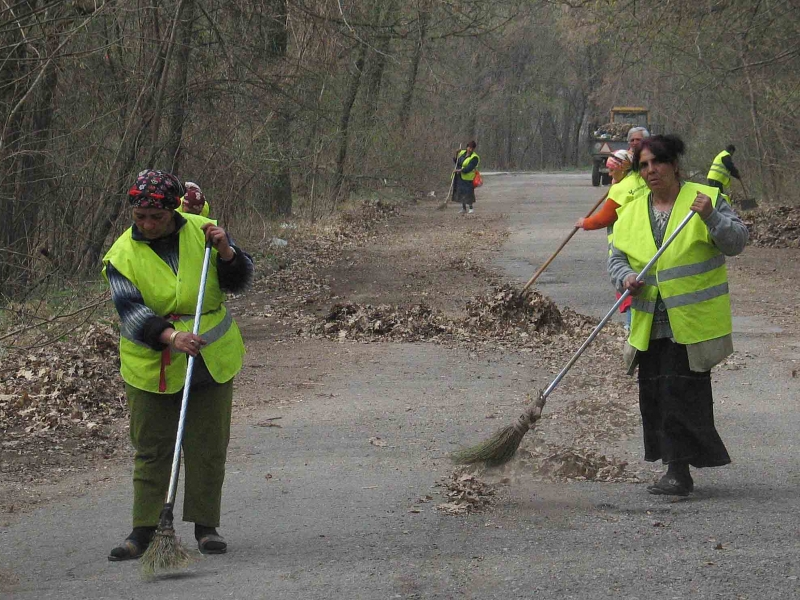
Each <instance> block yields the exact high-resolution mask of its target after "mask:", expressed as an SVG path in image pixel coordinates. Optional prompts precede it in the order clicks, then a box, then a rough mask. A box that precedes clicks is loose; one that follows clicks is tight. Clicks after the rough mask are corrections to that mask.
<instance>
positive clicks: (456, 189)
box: [453, 141, 481, 214]
mask: <svg viewBox="0 0 800 600" xmlns="http://www.w3.org/2000/svg"><path fill="white" fill-rule="evenodd" d="M477 146H478V145H477V144H476V143H475V142H474V141H471V142H470V143H469V144H467V149H466V150H461V151H459V152H458V154H456V155H455V157H454V158H453V162H455V163H456V168H455V171H454V173H453V177H454V178H455V181H454V182H453V202H460V203H461V211H460V212H461V214H464V213H466V212H468V213H469V214H472V213H474V212H475V210H474V208H473V205H474V204H475V187H474V184H473V180H474V179H475V172H476V171H477V170H478V165H479V164H481V157H480V156H478V155H477V154H476V152H475V148H477Z"/></svg>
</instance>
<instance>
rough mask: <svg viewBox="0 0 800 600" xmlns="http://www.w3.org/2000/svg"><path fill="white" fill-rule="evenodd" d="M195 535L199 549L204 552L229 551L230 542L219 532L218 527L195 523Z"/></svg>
mask: <svg viewBox="0 0 800 600" xmlns="http://www.w3.org/2000/svg"><path fill="white" fill-rule="evenodd" d="M194 537H195V539H196V540H197V549H198V550H200V552H202V553H203V554H225V553H226V552H227V551H228V543H227V542H226V541H225V538H223V537H222V536H221V535H220V534H219V533H217V528H216V527H206V526H205V525H198V524H197V523H195V525H194Z"/></svg>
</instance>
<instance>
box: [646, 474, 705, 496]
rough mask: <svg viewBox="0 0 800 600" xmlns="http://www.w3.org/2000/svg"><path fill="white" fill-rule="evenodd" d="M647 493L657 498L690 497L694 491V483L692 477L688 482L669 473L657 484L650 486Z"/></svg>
mask: <svg viewBox="0 0 800 600" xmlns="http://www.w3.org/2000/svg"><path fill="white" fill-rule="evenodd" d="M647 491H648V492H650V493H651V494H655V495H657V496H688V495H689V494H691V493H692V491H694V482H693V481H692V478H691V477H690V478H689V480H688V481H686V480H684V479H677V478H675V477H673V476H672V475H670V473H669V472H667V474H666V475H664V476H663V477H662V478H661V479H659V480H658V481H657V482H656V483H654V484H653V485H650V486H648V487H647Z"/></svg>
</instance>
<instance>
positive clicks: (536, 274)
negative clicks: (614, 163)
mask: <svg viewBox="0 0 800 600" xmlns="http://www.w3.org/2000/svg"><path fill="white" fill-rule="evenodd" d="M606 198H608V192H606V193H605V195H604V196H603V197H602V198H600V200H598V201H597V204H595V205H594V206H593V207H592V210H590V211H589V212H588V213H587V215H586V218H587V219H588V218H589V217H591V216H592V214H593V213H594V211H596V210H597V208H598V207H599V206H600V205H601V204H602V203H603V201H604V200H605V199H606ZM578 229H580V227H573V228H572V232H571V233H570V234H569V235H568V236H567V238H566V239H565V240H564V241H563V242H561V245H560V246H559V247H558V249H557V250H556V251H555V252H553V255H552V256H551V257H550V258H548V259H547V262H546V263H544V264H543V265H542V266H541V267H539V270H538V271H536V273H534V274H533V277H531V278H530V279H529V280H528V283H526V284H525V287H523V288H522V292H520V293H522V294H524V293H525V292H526V291H527V289H528V288H529V287H531V286H532V285H533V282H534V281H536V280H537V279H539V275H541V274H542V273H544V270H545V269H546V268H547V267H548V266H550V263H551V262H553V260H554V259H555V257H556V256H558V253H559V252H561V250H562V248H564V246H566V245H567V242H569V241H570V240H571V239H572V236H573V235H575V234H576V233H577V232H578Z"/></svg>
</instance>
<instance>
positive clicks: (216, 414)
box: [103, 170, 253, 561]
mask: <svg viewBox="0 0 800 600" xmlns="http://www.w3.org/2000/svg"><path fill="white" fill-rule="evenodd" d="M183 195H184V188H183V185H182V184H181V182H180V180H178V179H177V178H176V177H175V176H173V175H171V174H169V173H166V172H164V171H155V170H148V171H142V172H141V173H140V174H139V176H138V178H137V179H136V182H135V183H134V184H133V186H132V187H131V189H130V191H129V192H128V200H129V202H130V205H131V208H132V215H131V216H132V217H133V226H132V227H130V228H129V229H128V230H126V231H125V232H124V233H123V234H122V235H121V236H120V237H119V238H118V239H117V241H116V242H114V245H113V246H112V247H111V249H110V250H109V251H108V253H107V254H106V255H105V256H104V257H103V274H104V275H105V277H106V279H107V280H108V283H109V285H110V287H111V298H112V300H113V301H114V306H115V307H116V309H117V312H118V313H119V316H120V320H121V326H120V362H121V372H122V378H123V380H124V381H125V393H126V395H127V398H128V407H129V408H130V438H131V442H132V444H133V447H134V449H135V450H136V454H135V457H134V467H133V531H131V533H130V534H129V535H128V537H127V538H126V539H125V540H124V541H123V542H122V543H121V544H120V545H119V546H117V547H115V548H114V549H113V550H111V553H110V554H109V556H108V559H109V560H112V561H119V560H129V559H134V558H139V557H140V556H141V555H142V554H143V553H144V551H145V550H146V549H147V546H148V545H149V544H150V542H151V539H152V537H153V534H154V532H155V530H156V527H157V525H158V522H159V514H160V512H161V509H162V508H163V505H164V498H165V496H166V492H167V487H168V484H169V479H170V471H171V463H172V455H173V451H174V446H175V439H176V432H177V428H178V418H179V413H180V408H181V399H182V389H183V384H184V379H185V376H186V368H187V355H191V356H194V357H195V363H194V370H193V373H192V382H191V388H190V392H189V402H188V408H187V413H186V424H185V433H184V438H183V458H184V465H185V477H186V481H185V493H184V501H183V520H184V521H189V522H194V524H195V525H194V532H195V538H196V539H197V545H198V548H199V549H200V551H201V552H203V553H206V554H221V553H223V552H225V551H226V549H227V543H226V542H225V540H224V539H223V538H222V536H221V535H219V533H218V532H217V529H216V528H217V527H218V526H219V520H220V512H221V499H222V483H223V480H224V478H225V459H226V453H227V447H228V439H229V437H230V423H231V403H232V399H233V378H234V376H235V375H236V374H237V373H238V372H239V370H240V369H241V367H242V358H243V356H244V344H243V342H242V336H241V334H240V333H239V328H238V327H237V326H236V323H235V321H233V319H232V318H231V315H230V313H229V312H228V310H227V309H226V307H225V304H224V300H225V293H226V292H240V291H243V290H244V289H246V288H247V287H248V286H249V285H250V282H251V281H252V279H253V261H252V259H251V258H250V256H248V255H247V254H246V253H245V252H243V251H242V250H240V249H239V248H238V247H237V246H236V245H234V243H233V241H232V240H231V238H230V237H229V236H228V234H227V233H226V232H225V230H224V229H222V228H221V227H218V226H217V225H216V223H215V222H214V221H210V220H209V219H206V218H204V217H200V216H197V215H194V214H191V213H178V212H176V210H175V209H176V208H177V207H178V206H179V204H180V201H181V200H180V199H181V196H183ZM207 240H208V241H210V242H211V244H212V246H213V248H214V249H213V250H212V253H211V263H210V264H209V269H208V278H207V283H206V292H205V296H204V300H203V309H202V315H201V319H200V329H199V335H194V334H193V333H192V325H193V322H194V311H195V307H196V303H197V297H198V294H199V289H200V274H201V270H202V265H203V256H204V252H205V244H206V241H207Z"/></svg>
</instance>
